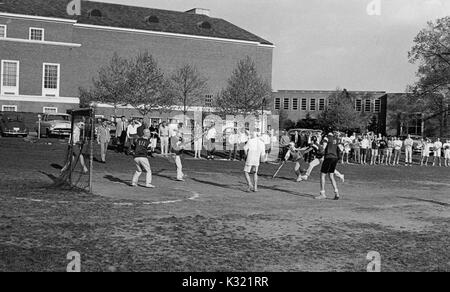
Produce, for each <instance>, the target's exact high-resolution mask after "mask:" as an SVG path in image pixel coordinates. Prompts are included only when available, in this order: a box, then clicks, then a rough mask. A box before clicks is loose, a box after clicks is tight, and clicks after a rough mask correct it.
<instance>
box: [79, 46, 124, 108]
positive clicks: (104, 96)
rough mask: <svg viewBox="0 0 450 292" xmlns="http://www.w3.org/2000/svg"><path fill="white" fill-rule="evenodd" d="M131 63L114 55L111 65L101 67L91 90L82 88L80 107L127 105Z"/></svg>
mask: <svg viewBox="0 0 450 292" xmlns="http://www.w3.org/2000/svg"><path fill="white" fill-rule="evenodd" d="M129 69H130V66H129V62H128V61H127V60H126V59H123V58H121V57H119V56H118V55H117V54H116V53H114V55H113V57H112V59H111V61H110V63H109V64H108V65H107V66H104V67H101V68H100V70H99V72H98V77H97V78H94V79H93V80H92V82H93V85H94V87H93V88H91V89H85V88H80V89H79V91H80V105H81V106H89V105H90V104H91V103H92V102H99V103H105V104H110V105H112V106H114V113H115V114H116V115H117V107H118V106H121V105H126V104H127V103H128V102H127V96H128V91H129V80H128V77H129Z"/></svg>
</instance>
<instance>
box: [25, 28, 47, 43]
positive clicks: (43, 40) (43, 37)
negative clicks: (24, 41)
mask: <svg viewBox="0 0 450 292" xmlns="http://www.w3.org/2000/svg"><path fill="white" fill-rule="evenodd" d="M32 30H40V31H42V40H32V39H31V31H32ZM28 40H30V41H33V42H45V29H44V28H42V27H30V29H29V30H28Z"/></svg>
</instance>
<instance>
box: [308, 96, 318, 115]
mask: <svg viewBox="0 0 450 292" xmlns="http://www.w3.org/2000/svg"><path fill="white" fill-rule="evenodd" d="M313 101H314V109H313V107H312V105H313ZM309 111H310V112H315V111H317V98H310V99H309Z"/></svg>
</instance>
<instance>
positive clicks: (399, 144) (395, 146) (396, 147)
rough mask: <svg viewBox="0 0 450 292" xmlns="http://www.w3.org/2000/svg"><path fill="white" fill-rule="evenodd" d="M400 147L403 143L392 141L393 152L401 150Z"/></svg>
mask: <svg viewBox="0 0 450 292" xmlns="http://www.w3.org/2000/svg"><path fill="white" fill-rule="evenodd" d="M402 146H403V142H402V141H401V140H395V141H394V149H395V150H401V149H402Z"/></svg>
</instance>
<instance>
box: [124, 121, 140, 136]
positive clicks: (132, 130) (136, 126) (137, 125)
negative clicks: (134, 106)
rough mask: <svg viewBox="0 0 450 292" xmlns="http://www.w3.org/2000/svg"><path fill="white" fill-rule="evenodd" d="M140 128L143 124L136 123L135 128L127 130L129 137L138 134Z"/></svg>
mask: <svg viewBox="0 0 450 292" xmlns="http://www.w3.org/2000/svg"><path fill="white" fill-rule="evenodd" d="M140 126H142V124H141V123H139V122H136V124H135V125H134V126H133V125H129V126H128V128H127V134H128V136H131V135H136V134H137V129H138V128H139V127H140Z"/></svg>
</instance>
